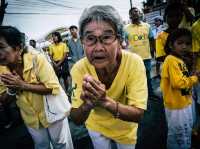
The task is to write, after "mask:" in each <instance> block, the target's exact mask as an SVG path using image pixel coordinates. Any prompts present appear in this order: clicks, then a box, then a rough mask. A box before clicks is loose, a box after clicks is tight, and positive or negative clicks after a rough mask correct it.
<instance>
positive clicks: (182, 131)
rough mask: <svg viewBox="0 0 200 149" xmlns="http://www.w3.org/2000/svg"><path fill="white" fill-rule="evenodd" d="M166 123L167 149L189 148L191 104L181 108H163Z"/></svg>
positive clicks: (191, 116) (191, 120)
mask: <svg viewBox="0 0 200 149" xmlns="http://www.w3.org/2000/svg"><path fill="white" fill-rule="evenodd" d="M165 115H166V119H167V125H168V134H167V149H190V147H191V135H192V126H193V115H192V105H189V106H187V107H186V108H183V109H178V110H170V109H167V108H165Z"/></svg>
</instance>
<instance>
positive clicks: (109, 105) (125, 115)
mask: <svg viewBox="0 0 200 149" xmlns="http://www.w3.org/2000/svg"><path fill="white" fill-rule="evenodd" d="M101 106H102V107H103V108H105V109H106V110H108V111H110V112H111V113H112V114H113V115H114V116H115V117H116V118H119V119H121V120H124V121H129V122H139V121H140V120H141V118H142V116H143V113H144V110H143V109H140V108H137V107H134V106H129V105H124V104H121V103H119V102H117V101H114V100H112V99H111V98H109V97H106V99H105V102H104V103H103V104H102V105H101Z"/></svg>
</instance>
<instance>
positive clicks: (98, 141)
mask: <svg viewBox="0 0 200 149" xmlns="http://www.w3.org/2000/svg"><path fill="white" fill-rule="evenodd" d="M88 132H89V135H90V138H91V140H92V143H93V146H94V149H111V147H112V146H111V139H109V138H107V137H105V136H103V135H102V134H100V133H98V132H95V131H92V130H88ZM115 143H116V145H117V149H135V144H120V143H117V142H115Z"/></svg>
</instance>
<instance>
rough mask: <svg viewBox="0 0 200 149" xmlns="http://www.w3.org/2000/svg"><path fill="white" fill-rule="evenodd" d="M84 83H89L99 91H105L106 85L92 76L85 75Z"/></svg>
mask: <svg viewBox="0 0 200 149" xmlns="http://www.w3.org/2000/svg"><path fill="white" fill-rule="evenodd" d="M83 81H85V82H89V83H90V84H91V85H92V87H93V88H94V89H95V90H97V91H105V85H103V84H102V83H101V82H100V81H99V80H95V79H94V78H93V77H92V76H90V75H85V76H84V78H83Z"/></svg>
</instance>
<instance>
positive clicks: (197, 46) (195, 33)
mask: <svg viewBox="0 0 200 149" xmlns="http://www.w3.org/2000/svg"><path fill="white" fill-rule="evenodd" d="M192 51H193V52H194V53H195V54H197V55H198V56H197V66H196V69H197V70H198V71H200V19H198V20H197V21H196V22H195V23H194V24H193V25H192Z"/></svg>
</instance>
